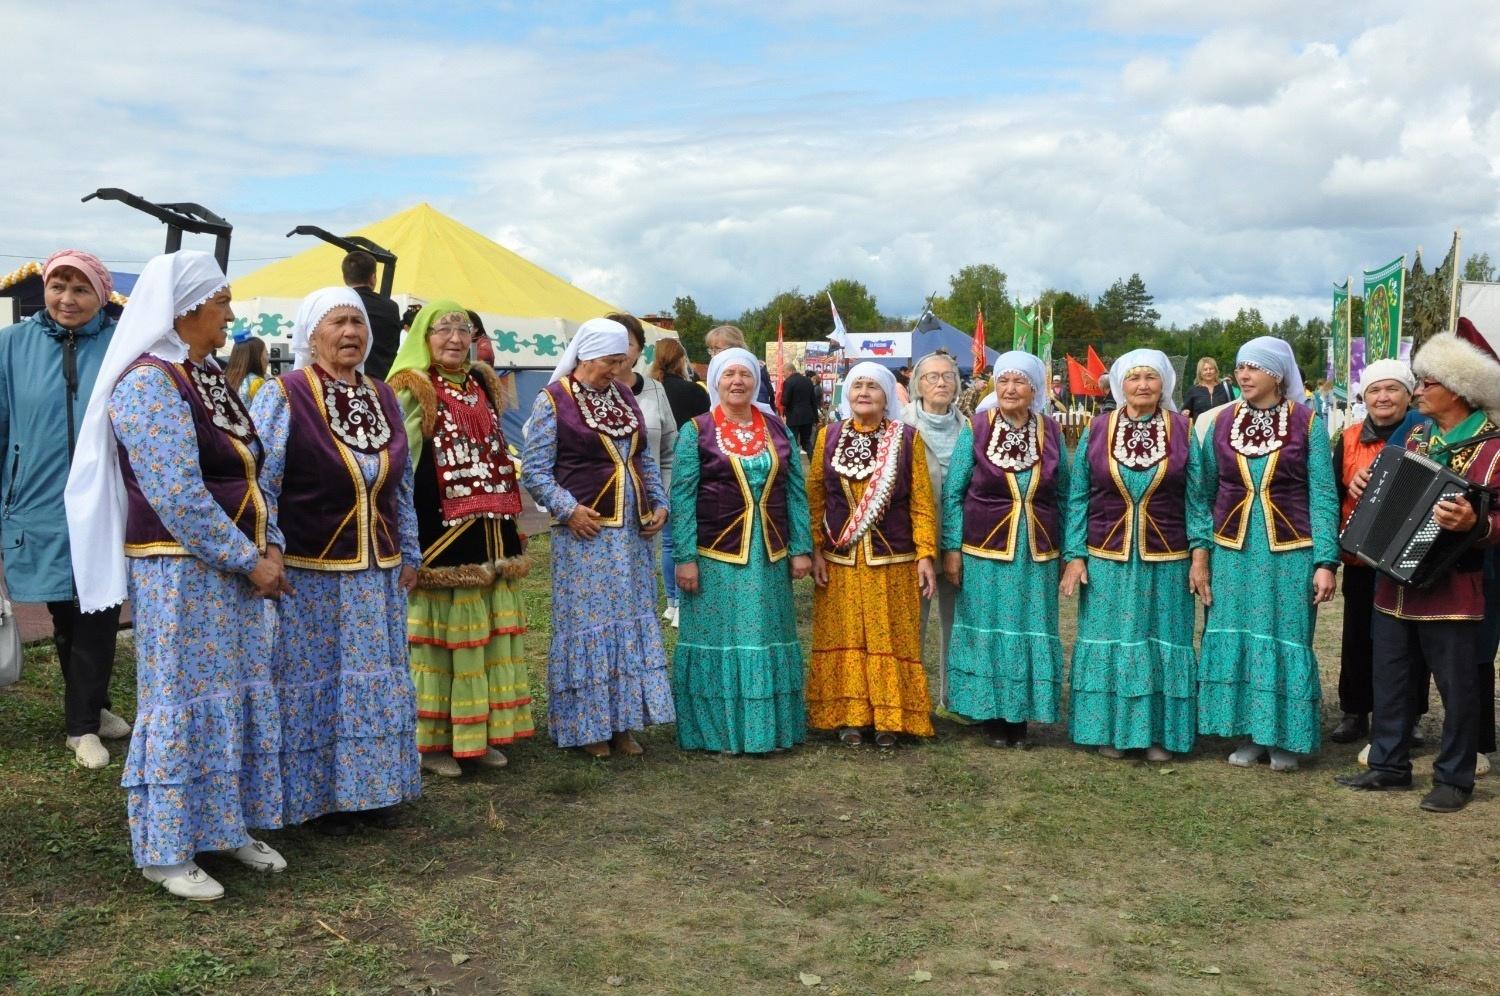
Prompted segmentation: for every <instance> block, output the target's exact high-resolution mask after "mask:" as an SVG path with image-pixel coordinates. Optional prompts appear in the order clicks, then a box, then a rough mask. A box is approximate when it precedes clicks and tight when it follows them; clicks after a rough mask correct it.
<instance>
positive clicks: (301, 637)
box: [253, 287, 422, 836]
mask: <svg viewBox="0 0 1500 996" xmlns="http://www.w3.org/2000/svg"><path fill="white" fill-rule="evenodd" d="M293 335H294V337H295V338H296V339H297V340H300V343H305V344H306V345H307V347H308V349H309V355H310V356H311V360H312V362H311V363H309V364H308V365H307V366H305V367H302V368H301V369H298V370H294V371H292V372H291V373H289V374H284V375H282V376H281V377H278V378H277V379H275V380H273V381H271V382H269V383H267V384H266V386H265V387H263V388H261V391H260V393H259V394H257V395H256V397H255V404H254V406H253V412H254V415H255V424H256V427H257V429H258V430H259V431H260V435H261V439H262V440H263V441H264V443H265V446H266V459H265V464H264V466H263V467H262V468H261V472H260V483H261V490H262V491H263V492H264V493H265V496H266V502H267V504H268V505H269V507H270V512H271V519H272V521H273V522H275V523H276V524H277V525H278V526H279V527H280V528H281V532H282V534H283V535H284V536H285V537H286V547H285V551H286V552H285V557H286V565H287V581H288V583H289V584H290V585H291V588H292V591H291V594H289V595H287V596H286V597H285V598H283V599H282V600H281V602H280V605H279V606H278V611H277V631H276V640H275V651H274V662H275V663H274V665H273V672H274V675H275V680H276V689H277V694H278V695H279V697H280V699H281V710H282V734H281V764H282V770H281V776H282V782H283V793H284V795H285V799H286V808H285V818H286V822H287V823H288V824H294V823H303V822H306V821H309V820H312V821H314V823H313V826H314V828H315V829H317V830H319V831H321V832H323V833H327V834H330V835H333V836H342V835H345V834H348V833H350V832H352V831H353V830H354V829H355V827H356V825H357V824H359V823H363V824H366V825H371V826H376V827H388V826H392V825H394V823H395V819H396V816H395V812H394V807H395V806H396V805H397V804H399V803H401V802H403V801H406V800H409V799H415V798H416V797H417V796H418V795H419V794H420V793H421V786H422V781H421V772H420V770H419V765H420V761H419V758H418V754H417V739H416V724H417V706H416V690H415V688H414V687H413V685H412V680H411V672H410V671H409V670H408V667H407V642H406V595H407V592H408V591H410V590H411V588H412V586H413V585H414V584H415V583H416V578H417V568H418V566H419V565H420V564H421V560H422V550H421V547H420V545H419V544H418V540H417V516H416V512H415V510H414V509H413V507H412V469H411V463H410V460H409V459H408V451H407V445H406V432H405V430H404V428H403V427H402V419H401V409H400V406H399V405H398V404H397V402H396V395H395V392H394V391H392V390H391V389H390V388H389V387H387V386H386V385H385V384H384V383H383V382H381V381H378V380H374V379H372V378H370V377H367V376H364V375H363V374H361V373H360V372H359V369H360V365H361V364H362V363H363V362H364V359H365V357H366V356H367V355H368V354H369V349H370V326H369V319H368V318H367V317H366V315H365V310H364V306H363V304H362V303H361V302H360V299H359V296H358V295H357V294H355V293H354V292H353V291H352V290H349V289H348V288H346V287H336V288H328V289H326V290H322V291H317V292H316V293H314V294H311V295H309V296H308V297H307V299H306V300H304V301H303V303H302V308H301V310H300V312H299V313H298V315H297V323H296V327H295V328H294V330H293ZM300 343H299V344H300ZM296 348H297V347H296V346H294V349H296Z"/></svg>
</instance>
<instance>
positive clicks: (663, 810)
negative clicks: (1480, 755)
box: [0, 538, 1500, 994]
mask: <svg viewBox="0 0 1500 996" xmlns="http://www.w3.org/2000/svg"><path fill="white" fill-rule="evenodd" d="M534 552H535V553H536V555H537V560H538V563H539V564H542V565H545V558H546V541H545V538H541V539H539V540H538V541H537V543H536V545H535V547H534ZM547 584H548V580H547V577H546V575H545V571H544V570H541V569H539V570H537V571H536V572H534V574H533V576H532V577H531V578H530V579H529V580H528V582H527V602H528V605H529V608H530V611H531V616H532V631H531V634H530V636H529V637H528V648H529V656H530V659H531V662H532V671H533V682H534V688H535V690H536V691H537V692H538V693H539V695H538V697H539V700H540V699H544V695H543V694H542V693H544V691H545V684H544V683H543V681H542V669H543V667H544V657H545V652H546V646H547V641H548V637H549V633H548V631H547V605H548V593H547ZM804 594H806V593H804ZM798 604H799V611H801V612H802V613H803V620H802V622H803V625H804V627H805V626H806V624H807V618H806V614H807V612H808V610H809V605H810V598H809V597H799V599H798ZM1072 612H1073V607H1072V605H1070V604H1065V608H1064V613H1065V618H1064V635H1065V638H1069V639H1070V638H1071V632H1072V626H1073V622H1072ZM1337 626H1338V607H1337V604H1335V606H1334V607H1333V609H1332V610H1331V611H1326V612H1324V613H1323V617H1322V618H1321V619H1320V624H1319V641H1318V649H1319V652H1320V658H1321V659H1322V660H1323V662H1324V667H1325V674H1324V677H1325V688H1327V689H1329V691H1330V694H1331V691H1332V688H1333V685H1334V678H1335V674H1336V663H1337V650H1336V646H1335V643H1334V641H1335V640H1336V636H1337ZM805 635H806V633H805V629H804V636H805ZM669 639H670V636H669ZM121 651H122V652H121V657H120V666H119V669H118V678H117V682H116V695H117V699H118V700H119V702H120V704H121V706H122V707H123V711H124V712H125V713H126V714H127V715H130V714H132V712H133V710H132V709H131V705H132V703H131V697H132V696H131V688H132V684H133V667H132V664H131V660H130V652H131V651H130V647H129V644H128V642H124V643H122V647H121ZM1327 709H1328V711H1329V712H1330V714H1331V713H1332V711H1333V706H1332V705H1331V704H1330V705H1328V706H1327ZM1331 718H1332V717H1331V715H1330V720H1331ZM1429 725H1431V724H1429ZM1038 733H1039V740H1040V741H1041V745H1040V746H1038V747H1037V748H1035V749H1033V750H1031V751H1027V752H1013V751H997V750H992V749H990V748H987V747H985V746H983V744H982V743H981V742H980V741H979V739H978V738H977V737H976V736H974V735H973V734H972V732H971V731H969V730H967V729H965V728H964V727H963V726H962V725H960V724H957V723H954V722H952V721H948V720H943V721H940V722H939V723H938V736H937V738H936V740H934V741H933V742H931V743H927V744H922V745H918V746H912V747H902V748H900V749H899V750H896V751H889V752H881V751H877V750H874V749H864V750H860V751H850V750H846V749H844V748H842V747H839V746H837V745H835V744H833V743H832V742H831V741H830V740H826V739H820V738H815V739H814V740H812V741H811V742H810V743H809V744H808V745H806V746H804V747H802V748H799V749H797V750H795V751H792V752H790V753H789V754H787V755H785V756H781V757H777V758H774V759H771V760H755V759H741V758H719V757H715V756H709V755H703V754H694V755H686V754H682V753H680V752H679V751H677V749H676V747H675V745H674V743H673V738H672V730H671V728H670V727H668V728H663V729H653V730H651V731H648V733H647V734H646V735H645V736H644V737H642V742H643V744H644V746H645V747H646V749H647V754H646V756H645V757H644V758H641V759H638V760H633V759H626V758H616V759H613V760H611V761H608V762H603V763H600V762H593V761H590V760H588V759H586V758H584V757H583V756H581V755H579V754H577V753H573V752H563V751H559V750H557V749H556V748H554V747H552V746H551V745H550V744H549V743H547V742H546V740H545V739H544V738H539V739H538V740H537V741H535V742H532V743H528V744H525V745H523V746H519V747H517V748H515V749H514V750H512V751H510V752H509V753H510V755H511V765H510V767H509V768H506V769H505V770H503V771H485V772H480V773H471V774H468V775H466V776H465V777H464V778H462V779H459V780H457V781H447V780H432V779H429V780H428V781H427V782H426V784H425V793H426V794H425V795H424V797H423V798H422V800H421V801H420V802H418V803H417V804H415V805H413V806H411V807H409V811H408V812H407V813H406V814H405V816H404V819H403V823H402V825H401V827H400V828H398V829H396V830H393V831H388V832H383V833H374V832H371V833H366V834H364V835H363V836H360V837H356V838H350V839H342V840H338V839H329V838H324V837H319V836H317V835H315V834H312V833H309V832H305V831H302V830H290V831H284V832H280V833H273V834H268V835H267V837H268V839H269V840H270V841H271V842H272V843H273V844H274V846H276V847H277V848H279V849H280V850H281V851H282V852H283V853H284V854H285V855H286V856H287V858H288V860H289V861H290V862H291V867H290V869H289V870H288V872H287V873H286V874H284V875H280V876H275V877H260V876H256V875H254V874H252V873H250V872H248V871H246V870H243V869H240V868H238V867H235V866H231V865H229V864H226V863H225V862H223V861H219V860H216V859H214V858H206V859H205V860H204V863H205V865H206V866H207V867H209V869H210V871H211V872H212V873H213V874H215V875H216V876H218V877H219V878H220V879H221V880H222V881H223V882H224V883H225V886H226V888H227V889H228V891H229V894H228V897H227V898H226V899H224V900H223V901H221V902H219V903H215V904H210V905H208V906H192V905H189V904H185V903H181V902H178V901H176V900H173V899H171V898H169V897H167V896H166V895H165V894H164V893H162V892H161V891H160V890H158V889H156V888H155V887H153V886H151V885H149V884H148V883H146V882H145V881H144V880H143V879H141V877H140V875H139V873H138V872H137V871H136V870H135V869H134V867H133V866H132V863H131V860H130V849H129V841H128V836H127V833H126V829H125V820H124V800H123V793H122V792H121V790H120V788H119V786H118V781H119V761H118V759H117V760H116V761H115V763H114V764H113V765H111V767H110V768H109V769H107V770H106V771H104V772H98V773H90V772H85V771H82V770H81V769H78V768H76V767H73V766H72V765H71V764H70V763H69V761H68V758H67V755H66V754H65V753H64V751H63V749H62V747H61V739H62V730H61V705H60V683H59V681H58V678H57V674H56V666H55V663H54V662H53V660H52V656H51V648H50V646H46V645H43V646H39V647H33V648H30V649H29V651H28V663H27V668H26V674H25V677H24V679H23V681H22V683H21V684H20V685H19V686H17V687H15V688H13V689H10V690H8V691H5V692H0V991H15V992H19V993H69V992H76V993H126V994H154V993H212V992H234V993H278V994H282V993H285V994H292V993H295V994H300V993H384V992H388V993H412V992H441V993H489V992H517V993H535V994H548V993H557V994H574V993H700V992H707V993H739V992H802V991H806V987H804V986H803V985H802V984H801V983H800V982H799V981H798V977H799V973H811V974H815V975H818V976H821V978H822V983H821V985H820V986H819V987H818V990H819V991H822V992H827V993H868V992H882V993H883V992H896V993H922V994H931V993H972V992H1048V993H1051V992H1079V993H1117V992H1174V993H1175V992H1210V991H1212V992H1220V991H1227V992H1254V993H1261V992H1269V993H1300V992H1311V991H1315V992H1337V993H1343V992H1361V993H1365V992H1368V993H1401V994H1406V993H1439V992H1497V991H1500V954H1497V952H1496V949H1495V943H1494V940H1493V937H1494V926H1493V921H1494V914H1495V898H1494V897H1495V886H1496V884H1497V882H1500V848H1497V847H1496V844H1497V841H1500V831H1497V830H1496V826H1497V822H1496V813H1497V812H1500V809H1497V806H1496V802H1495V799H1494V791H1493V789H1492V788H1491V787H1490V786H1489V785H1487V784H1485V783H1484V782H1481V786H1480V789H1479V791H1478V792H1477V793H1476V798H1475V803H1474V804H1473V805H1472V806H1470V807H1469V808H1468V809H1467V810H1465V811H1464V812H1463V813H1460V814H1458V815H1456V816H1451V817H1438V816H1432V815H1429V814H1424V813H1421V812H1420V811H1418V810H1417V808H1416V802H1417V798H1418V797H1417V795H1415V794H1412V793H1404V794H1394V795H1387V796H1373V797H1372V796H1365V795H1359V794H1355V793H1350V792H1346V791H1343V790H1340V789H1337V788H1335V787H1334V786H1333V785H1332V784H1331V783H1330V776H1331V775H1332V774H1333V773H1335V772H1337V771H1340V770H1345V769H1347V768H1349V767H1350V766H1351V765H1352V762H1353V754H1354V748H1352V747H1349V748H1345V747H1337V746H1334V745H1329V746H1327V747H1325V749H1324V752H1323V754H1322V756H1321V757H1320V758H1319V759H1318V760H1317V761H1316V762H1314V763H1312V764H1309V765H1307V766H1305V767H1304V770H1302V771H1300V772H1298V773H1296V774H1293V775H1288V776H1274V775H1272V774H1271V773H1270V772H1269V771H1267V770H1265V769H1264V768H1261V769H1260V770H1256V771H1240V770H1237V769H1231V768H1230V767H1229V766H1228V765H1226V764H1224V760H1223V759H1224V755H1225V754H1226V753H1227V752H1228V751H1229V749H1231V747H1232V745H1231V744H1229V743H1227V742H1224V741H1218V740H1213V739H1208V740H1204V741H1202V742H1201V743H1200V745H1199V750H1198V753H1197V754H1196V755H1195V756H1193V757H1191V758H1185V759H1181V760H1179V761H1177V762H1174V763H1172V764H1170V765H1167V766H1165V767H1158V766H1151V765H1147V764H1145V763H1143V762H1140V761H1125V762H1109V761H1106V760H1104V759H1102V758H1099V757H1097V756H1096V755H1094V754H1092V753H1088V752H1085V751H1081V750H1077V749H1075V748H1072V747H1070V746H1068V745H1067V742H1066V736H1065V731H1064V730H1062V729H1061V728H1052V729H1045V730H1040V731H1038ZM1430 756H1431V755H1430V753H1429V754H1427V755H1426V756H1424V757H1423V758H1419V780H1420V778H1421V775H1420V771H1421V768H1422V767H1423V766H1424V764H1425V762H1427V761H1428V760H1430ZM919 970H920V971H922V972H929V973H931V975H932V979H931V980H930V981H927V982H916V981H913V980H912V976H913V973H915V972H918V971H919Z"/></svg>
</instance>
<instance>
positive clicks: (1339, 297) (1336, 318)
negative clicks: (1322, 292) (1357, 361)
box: [1329, 278, 1353, 398]
mask: <svg viewBox="0 0 1500 996" xmlns="http://www.w3.org/2000/svg"><path fill="white" fill-rule="evenodd" d="M1351 283H1353V278H1350V279H1348V280H1345V281H1344V286H1342V287H1339V286H1338V285H1334V288H1333V341H1332V342H1331V343H1329V348H1330V349H1332V350H1333V356H1332V360H1333V387H1334V390H1336V391H1343V392H1344V397H1346V398H1347V397H1350V394H1349V325H1350V320H1351V319H1352V318H1353V316H1352V315H1351V314H1350V306H1349V285H1350V284H1351Z"/></svg>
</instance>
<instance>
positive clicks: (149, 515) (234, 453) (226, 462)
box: [116, 354, 266, 557]
mask: <svg viewBox="0 0 1500 996" xmlns="http://www.w3.org/2000/svg"><path fill="white" fill-rule="evenodd" d="M136 367H155V368H157V369H158V370H161V371H162V372H163V373H165V374H166V375H167V376H168V377H170V378H171V379H172V385H173V386H174V387H176V388H177V393H178V394H180V395H182V400H183V401H185V402H187V406H188V409H189V410H190V411H191V412H192V413H193V430H194V432H195V433H196V434H197V437H198V468H199V472H200V473H201V474H202V475H203V483H204V485H205V486H206V487H207V488H208V493H209V494H210V495H212V496H213V499H214V501H215V502H217V503H218V505H219V507H220V508H222V509H223V510H224V514H225V515H227V516H229V518H230V520H231V521H232V522H233V523H234V524H235V525H236V526H238V527H239V529H240V532H242V533H244V534H245V536H246V538H248V539H249V540H250V542H252V543H254V544H255V546H256V548H257V549H259V550H262V551H264V550H265V548H266V502H265V499H264V498H263V497H262V496H261V493H260V484H259V483H258V480H257V478H258V475H259V472H260V458H261V449H260V446H259V444H258V443H252V444H251V445H247V444H245V443H242V442H240V441H239V440H237V439H235V438H234V437H233V436H231V435H230V434H229V433H227V432H225V431H224V430H223V429H220V428H219V427H218V426H216V425H214V423H213V415H212V413H211V412H209V410H208V406H207V405H205V404H204V403H203V399H202V397H200V396H199V394H198V389H197V388H195V387H194V386H193V385H192V384H191V383H190V382H189V381H188V379H187V375H186V374H185V373H184V372H183V370H182V367H181V366H179V365H177V364H175V363H168V362H167V361H165V360H162V359H158V358H157V357H155V356H151V355H150V354H146V355H143V356H141V357H140V358H139V359H137V360H136V361H135V362H134V363H132V364H131V365H130V366H129V367H128V368H127V369H126V371H125V372H126V373H129V372H130V371H131V370H134V369H135V368H136ZM231 393H232V392H231ZM237 400H238V399H236V401H237ZM231 403H234V402H231ZM116 445H117V446H118V447H119V451H120V476H121V477H122V478H123V479H124V481H125V496H126V501H127V504H126V512H125V555H126V556H127V557H186V556H189V555H190V554H189V553H188V551H187V548H186V547H184V546H183V545H182V544H181V543H179V542H178V541H177V537H175V536H173V535H172V532H171V530H169V529H167V527H166V526H165V525H164V524H163V523H162V521H161V517H160V516H159V515H157V514H156V509H154V508H152V507H151V503H150V502H149V501H147V500H146V496H145V494H143V493H142V492H141V486H140V482H139V481H138V480H137V479H136V476H135V469H134V468H132V467H131V466H130V457H129V456H128V455H127V454H126V452H125V446H124V444H122V443H116Z"/></svg>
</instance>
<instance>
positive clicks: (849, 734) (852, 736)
mask: <svg viewBox="0 0 1500 996" xmlns="http://www.w3.org/2000/svg"><path fill="white" fill-rule="evenodd" d="M864 742H865V738H864V737H863V736H861V735H860V732H859V731H858V730H856V729H855V728H854V727H852V726H846V727H844V728H843V729H842V730H840V731H839V743H841V744H843V745H844V746H845V747H858V746H859V745H860V744H862V743H864Z"/></svg>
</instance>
